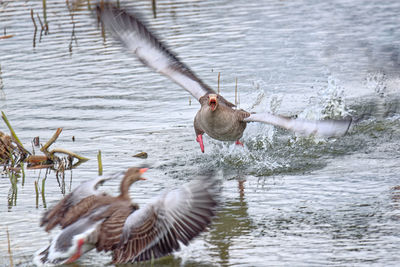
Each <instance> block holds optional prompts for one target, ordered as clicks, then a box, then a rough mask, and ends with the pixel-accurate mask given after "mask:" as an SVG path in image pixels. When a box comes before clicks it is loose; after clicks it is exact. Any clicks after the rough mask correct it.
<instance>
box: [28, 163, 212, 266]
mask: <svg viewBox="0 0 400 267" xmlns="http://www.w3.org/2000/svg"><path fill="white" fill-rule="evenodd" d="M146 170H147V169H144V168H142V169H139V168H131V169H129V170H128V171H127V172H126V174H125V176H124V179H123V180H122V182H121V187H120V188H121V194H120V195H119V196H117V197H112V196H109V195H106V194H104V193H98V192H97V190H96V191H93V188H90V186H93V185H94V184H96V182H87V183H84V184H82V185H80V186H78V188H76V189H75V190H74V191H73V192H72V193H71V194H69V195H67V196H66V197H65V198H64V199H63V200H61V201H60V202H59V203H58V204H57V205H56V206H55V207H54V208H53V209H50V210H49V211H48V212H46V213H45V214H44V216H43V219H42V222H41V224H42V226H45V225H46V226H48V225H49V223H51V225H52V227H49V229H47V230H51V229H52V228H54V227H55V226H56V225H60V226H61V228H62V230H61V231H60V232H59V233H58V234H57V235H56V236H55V237H54V238H53V240H52V241H51V243H50V245H49V246H47V247H45V248H44V249H42V250H39V251H38V252H37V253H36V254H35V257H34V263H35V264H36V265H38V266H44V265H45V266H48V265H59V264H67V263H72V262H74V261H76V260H77V259H79V258H80V257H81V256H82V255H83V254H85V253H86V252H88V251H90V250H92V249H94V248H96V249H97V251H112V256H113V263H126V262H135V261H145V260H149V259H153V258H159V257H162V256H165V255H168V254H170V253H172V252H173V251H176V250H179V248H180V244H179V242H181V243H183V244H185V245H188V244H189V242H190V241H191V240H192V239H193V238H195V237H196V236H198V235H199V234H200V233H202V232H203V231H204V230H205V229H206V228H207V227H208V226H209V225H210V223H211V220H212V217H213V216H214V214H215V208H216V205H217V202H216V196H217V191H216V190H215V185H216V183H215V182H214V181H213V177H212V176H211V175H209V176H207V177H203V178H202V179H195V180H194V181H192V182H190V183H187V184H184V185H182V186H181V187H180V188H178V189H176V190H173V191H167V192H165V193H164V194H162V195H161V196H159V197H157V198H156V199H155V200H154V201H152V202H150V203H149V204H147V205H145V206H143V207H142V208H139V206H138V205H137V204H135V203H132V201H131V200H130V197H129V193H128V189H129V187H130V185H131V184H132V183H134V182H136V181H139V180H143V179H144V178H142V177H141V174H142V173H144V172H145V171H146ZM88 185H90V186H88ZM82 186H83V187H82ZM79 191H80V192H86V194H89V196H86V197H84V198H81V197H80V196H79V195H77V194H76V192H79ZM93 192H95V194H92V193H93ZM75 198H78V199H75ZM71 203H76V204H75V205H72V206H71ZM58 216H62V217H61V218H58Z"/></svg>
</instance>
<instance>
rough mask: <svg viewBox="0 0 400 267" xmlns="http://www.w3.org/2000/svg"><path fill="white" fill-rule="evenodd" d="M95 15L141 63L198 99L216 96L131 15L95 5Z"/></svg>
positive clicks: (117, 9)
mask: <svg viewBox="0 0 400 267" xmlns="http://www.w3.org/2000/svg"><path fill="white" fill-rule="evenodd" d="M97 15H98V18H100V20H101V21H102V22H103V24H104V25H105V26H106V28H107V29H108V30H109V31H110V32H111V34H112V35H113V36H114V37H115V38H116V39H117V40H118V41H120V42H121V43H122V44H123V45H124V46H125V47H126V48H127V49H128V50H129V51H130V52H132V53H134V54H136V56H137V57H138V58H139V60H140V61H141V62H142V63H144V64H145V65H147V66H148V67H150V68H152V69H154V70H156V71H157V72H160V73H162V74H164V75H165V76H167V77H169V78H170V79H171V80H173V81H174V82H176V83H177V84H179V85H180V86H182V87H183V88H184V89H185V90H187V91H188V92H189V93H190V94H192V95H193V96H194V97H195V98H196V99H197V100H199V98H200V97H201V96H203V95H205V94H207V93H215V91H214V90H212V89H211V88H210V87H209V86H207V85H206V84H205V83H204V82H203V81H202V80H200V79H199V78H198V77H197V76H196V75H195V74H194V73H193V71H192V70H191V69H190V68H189V67H187V66H186V65H185V64H183V63H182V62H181V61H180V60H179V59H178V58H177V56H176V55H175V54H173V53H172V52H171V51H169V50H168V49H167V48H166V46H165V45H164V44H162V43H161V42H160V41H159V40H158V39H157V38H156V37H155V36H154V35H153V34H152V33H151V32H150V31H149V30H148V29H147V28H146V26H145V25H144V24H143V23H142V22H141V21H140V20H138V19H137V18H136V17H135V16H134V15H132V14H128V13H127V12H125V11H124V10H121V9H119V8H117V7H115V6H113V5H112V4H109V3H104V4H101V5H98V6H97Z"/></svg>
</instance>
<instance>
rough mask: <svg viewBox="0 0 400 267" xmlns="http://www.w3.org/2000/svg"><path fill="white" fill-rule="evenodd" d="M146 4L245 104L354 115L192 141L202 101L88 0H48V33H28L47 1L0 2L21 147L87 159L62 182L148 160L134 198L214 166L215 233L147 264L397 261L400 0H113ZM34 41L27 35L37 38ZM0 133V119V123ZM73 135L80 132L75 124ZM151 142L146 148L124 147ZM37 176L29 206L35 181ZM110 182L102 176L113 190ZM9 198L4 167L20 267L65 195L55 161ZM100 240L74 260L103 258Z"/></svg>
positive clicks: (1, 236) (195, 64)
mask: <svg viewBox="0 0 400 267" xmlns="http://www.w3.org/2000/svg"><path fill="white" fill-rule="evenodd" d="M121 2H122V4H125V5H128V4H129V5H128V6H129V7H131V6H134V7H136V10H139V11H140V13H142V14H143V17H144V18H146V20H147V21H148V24H149V26H150V27H151V28H152V29H153V30H155V31H156V32H157V35H158V36H160V37H161V39H163V40H164V41H165V42H166V43H167V44H168V46H169V47H171V48H173V50H174V51H175V52H176V53H177V54H179V56H180V58H181V59H182V60H183V61H184V62H185V63H186V64H187V65H189V66H191V68H192V69H193V70H194V71H195V72H196V73H197V74H198V75H199V76H200V77H201V78H202V79H204V81H205V82H206V83H208V84H210V85H211V86H213V87H214V88H216V86H217V77H218V72H220V73H221V91H222V94H223V95H224V96H225V97H226V98H227V99H230V100H232V101H233V99H234V87H235V79H236V78H238V88H239V95H240V107H241V108H245V109H249V110H251V111H276V112H278V113H280V114H286V115H293V114H299V116H302V117H307V118H323V117H325V116H327V115H331V116H344V115H347V114H350V115H352V116H353V117H354V118H355V120H356V121H357V123H356V124H355V125H354V126H353V127H352V128H351V130H350V132H349V134H348V135H347V136H345V137H343V138H340V139H330V140H318V139H313V138H301V137H296V136H294V135H293V134H292V133H289V132H287V131H284V130H281V129H274V128H273V127H270V126H268V125H260V124H250V125H249V127H248V129H247V130H246V132H245V135H244V138H243V141H244V143H245V147H244V148H241V147H236V146H234V145H233V144H230V143H222V142H219V141H214V140H211V139H210V138H207V137H205V149H206V153H205V154H202V153H201V152H200V148H199V147H198V144H197V143H196V142H195V136H194V130H193V125H192V123H193V118H194V115H195V113H196V111H197V109H198V108H199V105H198V103H195V101H194V100H193V99H191V103H192V104H191V105H189V95H188V94H187V93H186V92H185V91H184V90H183V89H181V88H180V87H178V86H177V85H175V84H173V83H172V82H170V81H169V80H167V79H166V78H165V77H162V76H160V75H158V74H156V73H153V72H152V71H151V70H149V69H147V68H146V67H143V66H142V65H141V63H140V62H138V61H137V60H136V59H135V58H134V57H131V56H130V55H129V54H127V53H125V51H123V50H122V49H121V48H120V47H119V46H118V45H117V44H115V43H114V42H113V41H112V40H111V39H109V38H108V36H106V39H105V40H104V39H103V38H102V36H101V34H100V31H99V29H98V28H97V27H96V23H95V22H94V19H93V18H92V17H91V16H90V12H89V11H88V7H87V5H84V6H82V7H81V8H80V9H79V10H78V11H75V12H70V11H69V10H68V8H67V5H66V2H65V1H62V0H59V1H48V3H47V10H46V11H47V21H48V23H49V32H48V33H47V34H45V33H42V35H40V29H39V31H38V32H37V34H36V38H35V43H34V27H33V22H32V20H31V15H30V10H31V9H33V11H34V16H35V21H36V23H37V25H38V26H39V25H40V24H39V21H38V19H37V15H39V16H40V17H41V20H42V21H43V20H44V18H43V8H42V1H1V2H0V14H1V15H0V28H1V29H4V28H6V31H7V34H13V35H14V37H12V38H9V39H3V40H0V66H1V74H0V77H1V83H0V86H2V97H1V100H0V105H1V110H3V111H4V112H5V113H6V114H7V116H8V118H9V120H10V121H11V123H12V125H13V127H14V129H15V130H16V132H17V134H18V136H19V138H20V139H21V140H22V141H23V143H24V145H25V146H26V147H27V148H29V149H30V148H31V144H30V141H31V140H32V138H33V137H35V136H40V138H41V142H42V143H44V142H45V141H47V140H48V139H49V138H50V137H51V136H52V135H53V133H54V132H55V130H56V129H57V128H58V127H62V128H63V132H62V134H61V136H60V137H59V139H58V140H57V143H56V144H54V145H53V146H55V147H62V148H66V149H69V150H72V151H74V152H76V153H78V154H80V155H83V156H86V157H89V158H90V159H91V160H90V161H88V162H86V163H84V164H83V165H81V166H80V167H78V168H76V169H74V170H72V171H66V173H65V182H66V190H67V192H68V191H69V190H70V189H71V188H73V187H75V186H76V185H78V184H79V183H80V182H81V181H84V180H87V179H89V178H91V177H95V176H96V175H97V161H96V155H97V152H98V150H101V152H102V156H103V164H104V169H105V175H110V174H112V173H115V172H117V171H120V170H124V169H126V168H128V167H130V166H134V165H141V164H148V165H149V166H151V169H150V170H149V171H148V173H147V175H146V177H147V178H148V181H145V182H140V183H137V184H135V186H134V187H132V189H131V195H132V197H133V198H134V199H135V201H137V202H138V203H139V204H142V205H143V204H145V203H148V201H150V199H151V198H152V197H154V196H156V195H157V194H159V193H160V192H161V191H162V190H163V189H165V188H174V187H177V186H178V185H179V184H181V183H183V182H186V181H189V180H190V179H192V178H194V177H196V175H197V174H199V173H201V172H202V169H208V168H212V169H216V170H217V178H218V179H219V180H220V183H221V188H222V195H223V203H222V205H221V207H220V211H219V213H218V218H216V220H215V222H214V224H213V226H212V227H211V229H210V231H209V232H207V233H204V234H202V235H201V236H200V237H199V238H197V239H196V240H195V241H194V242H193V243H192V244H191V245H190V246H188V247H185V248H183V249H182V250H181V251H180V252H178V253H175V254H174V255H173V256H170V257H166V258H164V259H162V260H160V261H157V262H156V263H155V265H157V266H171V265H172V266H201V265H203V266H209V265H215V266H235V265H241V266H265V265H271V266H276V265H281V266H282V265H286V266H291V265H298V266H312V265H314V266H321V265H334V266H349V265H352V266H360V265H368V266H370V265H376V266H395V265H397V264H398V262H399V261H400V256H399V255H400V254H399V249H398V248H399V245H400V234H399V232H398V229H399V226H400V221H399V218H400V214H399V208H400V205H399V203H400V202H399V198H400V197H399V196H400V190H399V183H400V179H399V173H400V153H399V151H400V142H399V140H400V117H399V113H400V105H399V104H400V94H399V93H400V90H399V82H400V77H399V74H398V73H399V64H400V62H399V60H400V59H399V52H400V28H399V27H398V26H399V24H400V19H399V17H398V14H399V12H400V3H399V2H398V1H394V0H393V1H385V2H377V1H366V0H357V1H351V2H350V1H340V0H337V1H330V2H329V3H328V2H320V1H226V0H213V1H183V0H179V1H167V0H159V1H157V14H158V16H157V18H156V19H154V18H153V17H152V11H151V1H147V0H146V1H145V0H142V1H135V2H134V3H131V2H132V1H125V2H126V3H124V1H121ZM34 45H35V46H34ZM2 125H3V126H2V127H1V130H2V131H5V132H7V131H8V130H7V128H6V126H5V125H4V124H2ZM73 136H74V137H75V142H73V141H72V137H73ZM141 151H146V152H147V153H148V155H149V157H148V158H147V159H146V160H144V159H138V158H134V157H132V155H134V154H136V153H138V152H141ZM44 177H47V178H46V181H45V184H46V189H45V201H46V202H45V203H44V201H43V200H42V198H41V197H40V198H39V203H38V207H36V197H35V189H34V181H38V183H39V185H41V183H42V180H43V179H44ZM117 185H118V181H110V182H109V183H108V184H106V185H105V186H104V188H105V190H106V191H108V192H111V193H114V192H115V191H116V188H117ZM17 189H18V191H17V199H16V203H10V202H9V197H10V195H11V192H12V189H11V184H10V181H9V179H8V177H7V176H2V177H1V179H0V199H1V200H2V202H1V203H2V204H1V205H0V214H1V216H2V218H3V219H2V221H1V223H0V229H1V230H0V240H1V242H0V253H1V257H0V259H1V260H0V265H4V266H7V265H8V264H9V262H10V261H9V253H8V245H7V232H6V229H8V232H9V239H10V245H11V253H12V258H13V261H14V264H15V265H17V266H29V265H31V258H32V254H33V253H34V252H35V251H36V250H37V249H39V248H41V247H43V246H45V245H46V244H47V243H48V240H49V237H48V235H47V234H46V233H45V232H44V231H43V230H42V229H40V228H39V226H38V221H39V218H40V216H41V214H42V213H43V212H44V211H45V209H46V208H45V206H46V205H47V206H51V205H53V204H54V203H56V202H57V201H58V200H59V199H60V198H61V197H62V193H61V191H62V190H61V188H60V187H59V184H58V182H57V179H56V175H55V173H54V172H51V173H49V174H47V176H46V173H45V171H44V170H42V171H39V170H27V171H26V180H25V184H24V185H23V186H22V183H21V181H19V183H18V186H17ZM109 261H110V257H109V256H107V255H104V254H100V256H97V255H96V253H95V252H91V253H89V254H88V255H86V256H84V257H82V258H81V259H80V260H79V261H78V262H77V266H93V265H96V266H104V265H107V264H108V263H109Z"/></svg>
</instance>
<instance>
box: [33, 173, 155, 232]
mask: <svg viewBox="0 0 400 267" xmlns="http://www.w3.org/2000/svg"><path fill="white" fill-rule="evenodd" d="M146 170H147V169H145V168H142V169H139V168H130V169H128V170H127V171H126V173H125V175H124V178H123V179H122V181H121V185H120V194H119V195H118V196H117V197H113V196H110V195H108V194H106V193H101V192H98V191H97V190H92V188H90V186H92V185H93V184H95V185H96V186H97V184H98V183H99V182H97V180H94V182H92V183H90V182H91V181H89V182H86V183H83V184H82V185H81V186H79V187H78V188H76V189H75V190H74V191H73V192H71V193H70V194H68V195H67V196H66V197H65V198H64V199H63V200H61V201H60V202H59V203H58V204H57V205H55V206H54V207H53V208H51V209H50V210H48V211H47V212H46V213H45V214H44V215H43V217H42V219H41V223H40V226H45V230H46V231H47V232H49V231H50V230H52V229H53V228H54V227H55V226H57V225H60V226H61V228H65V227H67V226H68V225H70V224H72V223H74V222H75V221H76V220H78V219H79V218H80V217H82V216H84V215H85V214H88V213H90V212H91V211H92V210H95V209H96V208H98V207H101V206H105V205H109V204H115V203H124V202H127V203H129V205H130V206H132V207H133V208H137V207H138V206H137V205H136V204H133V203H131V200H130V197H129V187H130V186H131V185H132V184H133V183H134V182H136V181H138V180H144V178H142V177H140V175H141V174H142V173H143V172H145V171H146ZM104 180H105V179H102V180H100V181H101V182H104ZM96 182H97V183H96ZM86 195H87V196H86Z"/></svg>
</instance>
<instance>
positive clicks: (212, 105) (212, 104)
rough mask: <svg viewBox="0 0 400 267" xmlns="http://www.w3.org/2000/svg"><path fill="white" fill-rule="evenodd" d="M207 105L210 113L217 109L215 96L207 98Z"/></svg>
mask: <svg viewBox="0 0 400 267" xmlns="http://www.w3.org/2000/svg"><path fill="white" fill-rule="evenodd" d="M208 105H209V106H210V108H211V111H215V110H216V109H217V105H218V99H217V96H215V95H213V96H209V97H208Z"/></svg>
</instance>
